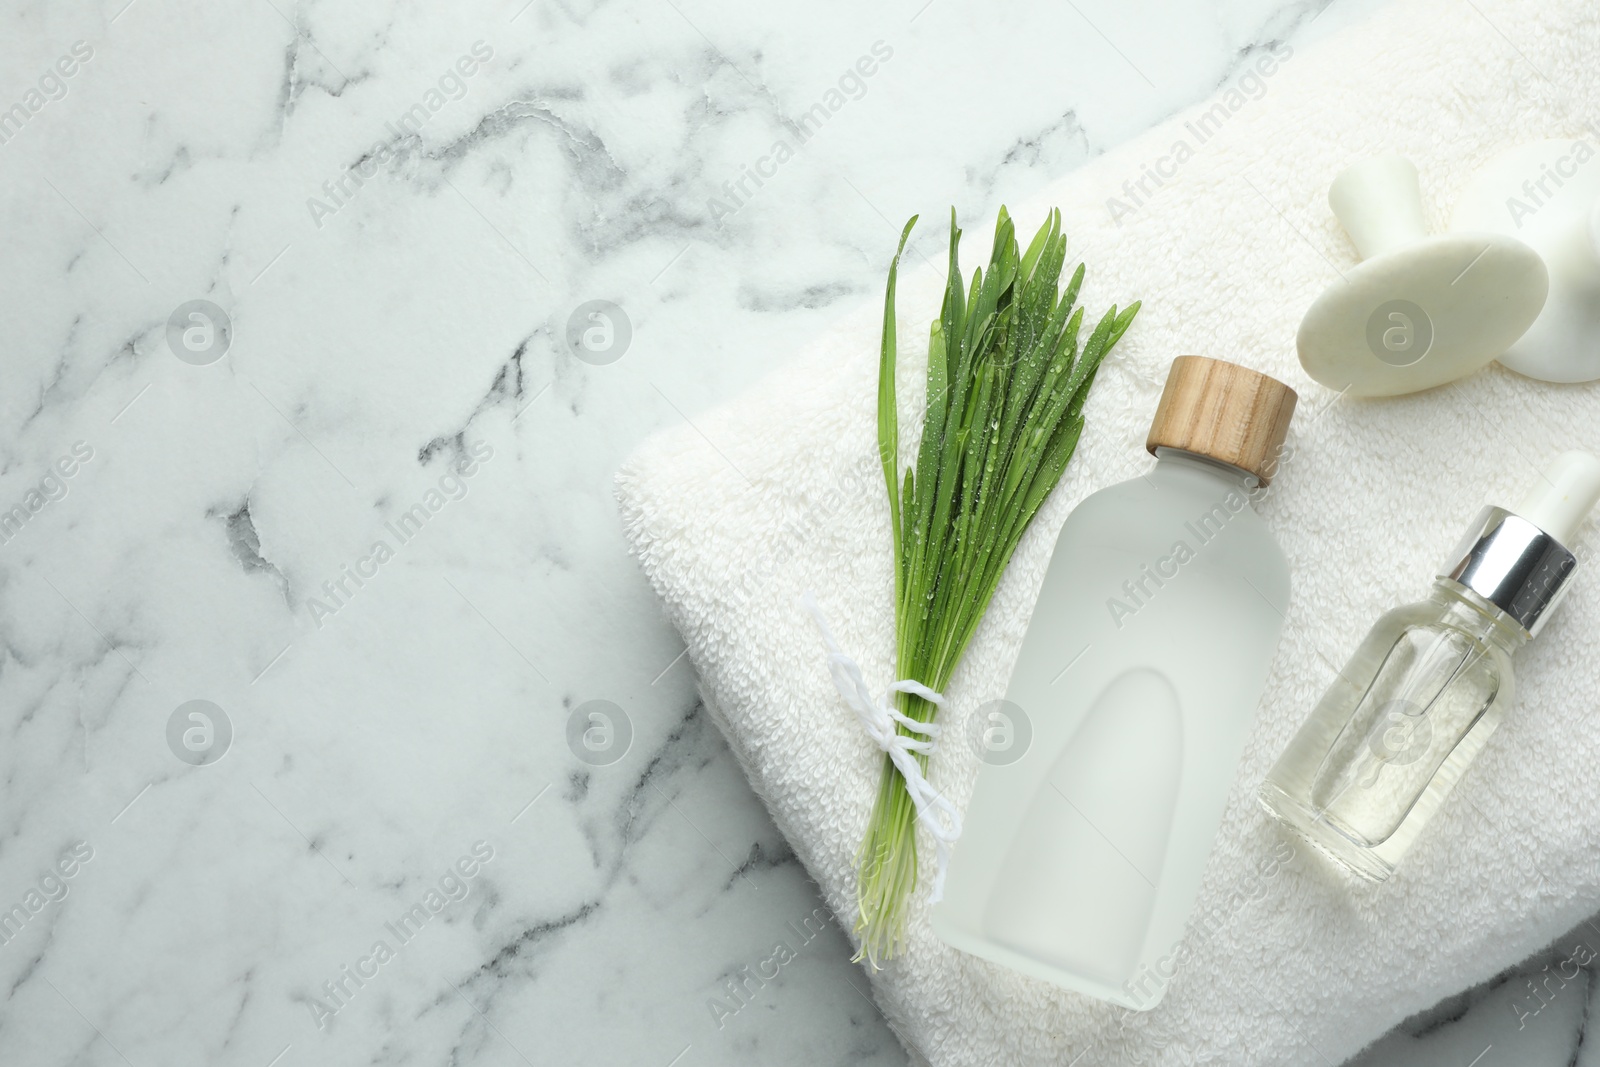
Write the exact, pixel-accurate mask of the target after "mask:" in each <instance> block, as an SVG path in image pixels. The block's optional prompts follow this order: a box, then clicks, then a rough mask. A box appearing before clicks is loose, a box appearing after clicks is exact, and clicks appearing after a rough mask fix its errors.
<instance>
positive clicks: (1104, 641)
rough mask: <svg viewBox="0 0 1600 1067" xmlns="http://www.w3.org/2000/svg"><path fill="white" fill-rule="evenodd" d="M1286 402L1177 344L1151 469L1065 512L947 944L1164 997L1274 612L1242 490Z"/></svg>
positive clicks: (936, 922)
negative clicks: (1007, 749) (1018, 748)
mask: <svg viewBox="0 0 1600 1067" xmlns="http://www.w3.org/2000/svg"><path fill="white" fill-rule="evenodd" d="M1189 361H1192V362H1189ZM1185 363H1188V365H1187V366H1182V365H1184V364H1185ZM1197 376H1198V381H1197V380H1196V379H1197ZM1293 404H1294V394H1293V392H1291V391H1290V390H1289V389H1288V388H1287V387H1286V386H1283V385H1282V384H1281V383H1279V382H1276V381H1274V380H1273V379H1270V378H1266V377H1265V376H1263V375H1259V374H1255V373H1254V372H1251V371H1246V370H1245V369H1244V368H1241V367H1236V366H1234V365H1232V364H1227V363H1222V362H1220V361H1215V360H1202V359H1200V357H1180V359H1179V360H1178V361H1176V362H1175V364H1174V368H1173V372H1172V375H1171V377H1169V380H1168V384H1167V391H1166V394H1164V395H1163V398H1162V406H1161V408H1159V409H1158V411H1157V416H1156V420H1155V425H1154V427H1153V428H1152V430H1151V435H1150V450H1151V451H1152V452H1154V453H1155V454H1156V456H1157V457H1158V458H1157V461H1156V463H1155V466H1154V468H1153V469H1151V470H1150V471H1149V472H1148V473H1147V474H1144V475H1141V476H1140V477H1138V478H1134V479H1132V480H1131V481H1127V482H1123V483H1121V484H1120V485H1114V486H1111V487H1109V488H1107V489H1102V490H1100V491H1099V492H1097V493H1094V494H1093V495H1091V496H1089V497H1088V498H1087V499H1085V500H1084V501H1083V503H1082V504H1080V505H1079V506H1078V508H1077V509H1076V510H1075V511H1073V513H1072V514H1071V515H1070V516H1069V517H1068V519H1067V521H1066V524H1065V525H1064V526H1063V527H1062V530H1061V534H1060V536H1059V538H1058V540H1057V542H1056V547H1055V553H1054V555H1053V556H1052V558H1051V561H1050V565H1049V568H1048V569H1047V571H1046V574H1045V578H1044V582H1043V585H1042V587H1041V589H1040V591H1039V599H1038V603H1037V606H1036V607H1035V609H1034V615H1033V619H1032V621H1031V623H1030V624H1029V627H1028V632H1027V635H1026V637H1025V638H1024V640H1023V644H1022V647H1021V650H1020V652H1019V654H1018V659H1017V666H1016V670H1015V672H1014V674H1013V675H1012V678H1011V683H1010V686H1009V688H1008V689H1007V692H1006V704H1005V705H1004V706H1003V707H1002V709H1000V714H1001V715H1003V716H1005V717H1009V718H1011V719H1020V720H1022V721H1023V722H1025V723H1026V727H1027V728H1026V729H1016V730H1015V732H1014V734H1013V736H1023V735H1025V734H1027V733H1030V732H1031V740H1030V742H1029V744H1028V746H1027V749H1026V751H1025V752H1023V753H1022V754H1021V756H1020V758H1014V757H1015V753H1011V754H1008V755H1007V757H1006V759H1005V760H1004V761H1001V760H987V759H986V761H985V762H986V764H988V765H986V766H984V767H983V768H982V769H981V771H980V772H979V776H978V780H977V783H976V785H975V787H974V791H973V795H972V800H971V802H970V804H969V805H968V808H967V811H966V814H965V817H964V826H965V828H964V830H963V833H962V837H961V840H960V842H959V843H958V844H957V846H956V851H955V855H954V857H953V858H952V860H951V864H950V869H949V872H948V875H947V879H946V882H945V892H944V899H943V901H942V902H941V903H939V904H938V905H936V906H935V908H934V911H933V928H934V931H935V932H936V933H937V934H938V935H939V937H941V938H942V939H943V940H944V941H946V942H947V943H948V944H950V945H952V946H954V947H956V948H959V949H962V950H963V951H966V952H970V953H973V954H974V955H977V956H982V957H984V958H986V959H990V960H993V961H995V962H998V963H1002V964H1005V965H1007V966H1009V967H1011V968H1013V969H1015V970H1017V971H1021V972H1022V973H1024V974H1028V975H1032V976H1034V977H1037V978H1042V979H1045V980H1047V981H1051V982H1054V983H1056V984H1058V985H1061V986H1065V987H1066V988H1069V989H1074V990H1077V991H1079V992H1083V993H1088V994H1090V995H1092V996H1096V997H1100V998H1102V999H1105V1000H1110V1001H1114V1002H1116V1003H1119V1004H1123V1005H1126V1006H1128V1007H1133V1008H1138V1009H1148V1008H1151V1007H1154V1006H1155V1005H1156V1004H1157V1003H1159V1001H1160V999H1161V996H1162V994H1163V992H1164V988H1165V987H1164V981H1163V980H1162V979H1161V978H1160V977H1157V976H1156V975H1157V969H1156V964H1157V963H1158V961H1160V960H1161V959H1162V958H1163V957H1164V956H1167V955H1168V954H1169V953H1170V952H1171V951H1172V950H1173V948H1174V947H1175V945H1176V943H1177V941H1178V939H1179V937H1180V936H1181V934H1182V932H1183V927H1184V922H1185V920H1186V919H1187V917H1188V915H1189V912H1190V910H1191V908H1192V907H1193V903H1194V899H1195V895H1196V893H1197V892H1198V889H1199V885H1200V878H1201V874H1202V871H1203V868H1204V866H1205V861H1206V857H1207V855H1208V854H1209V852H1210V849H1211V844H1212V840H1213V838H1214V837H1215V835H1216V831H1217V827H1218V824H1219V823H1220V821H1221V818H1222V809H1223V804H1224V802H1225V800H1226V797H1227V794H1228V791H1229V788H1230V787H1231V785H1232V782H1233V778H1234V774H1235V770H1236V766H1237V763H1238V759H1239V755H1240V752H1241V751H1242V749H1243V747H1244V741H1245V737H1246V734H1247V732H1248V729H1249V726H1250V723H1251V721H1252V720H1253V718H1254V716H1255V711H1256V705H1257V702H1258V701H1259V699H1260V696H1261V691H1262V688H1263V686H1264V684H1265V681H1266V676H1267V671H1268V669H1269V667H1270V665H1271V662H1272V657H1273V654H1274V651H1275V649H1276V647H1277V644H1278V638H1279V635H1280V632H1281V630H1282V628H1283V623H1284V616H1285V612H1286V611H1287V609H1288V603H1289V568H1288V563H1287V561H1286V560H1285V558H1284V555H1283V552H1282V551H1281V550H1280V549H1279V547H1278V545H1277V543H1276V542H1275V541H1274V540H1273V537H1272V535H1271V533H1270V532H1269V530H1268V529H1267V526H1266V524H1265V522H1263V521H1262V519H1261V517H1260V516H1259V515H1258V514H1257V513H1256V511H1255V510H1254V508H1253V507H1252V499H1253V498H1256V497H1259V495H1260V492H1261V490H1262V488H1263V482H1262V478H1263V477H1270V473H1271V470H1272V469H1273V468H1274V467H1275V466H1276V460H1277V454H1278V452H1279V450H1280V448H1281V443H1282V440H1283V435H1284V432H1285V431H1286V430H1287V427H1288V421H1289V417H1290V414H1291V413H1292V411H1293ZM1219 428H1220V430H1221V431H1222V437H1221V438H1220V439H1219V438H1217V437H1216V436H1215V435H1216V434H1217V433H1218V431H1219ZM1178 446H1188V447H1178ZM1253 471H1254V472H1258V473H1253ZM1009 725H1011V726H1013V727H1014V728H1015V727H1016V725H1017V724H1016V723H1011V724H1009ZM1167 973H1168V974H1169V975H1170V971H1168V972H1167Z"/></svg>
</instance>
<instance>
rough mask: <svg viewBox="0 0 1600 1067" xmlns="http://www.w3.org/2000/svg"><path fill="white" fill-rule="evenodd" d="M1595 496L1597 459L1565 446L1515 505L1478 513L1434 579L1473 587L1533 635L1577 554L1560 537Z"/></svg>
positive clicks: (1569, 533)
mask: <svg viewBox="0 0 1600 1067" xmlns="http://www.w3.org/2000/svg"><path fill="white" fill-rule="evenodd" d="M1596 500H1600V459H1596V458H1595V457H1594V456H1592V455H1590V454H1589V453H1587V452H1565V453H1563V454H1562V455H1560V456H1558V457H1557V458H1556V460H1555V462H1554V463H1552V464H1551V465H1550V467H1549V468H1548V469H1547V470H1546V471H1545V472H1544V474H1543V476H1542V478H1541V479H1540V483H1539V484H1538V485H1536V486H1534V488H1533V489H1531V490H1529V492H1528V495H1527V496H1526V497H1524V498H1523V500H1522V503H1520V504H1519V505H1517V509H1516V511H1510V510H1508V509H1506V508H1501V507H1494V506H1490V507H1486V508H1484V509H1483V510H1482V511H1480V512H1478V517H1477V519H1476V520H1475V521H1474V522H1473V524H1472V528H1471V529H1469V530H1468V531H1467V533H1466V535H1465V536H1464V537H1462V538H1461V541H1460V542H1459V543H1458V544H1457V545H1456V547H1455V551H1454V552H1452V553H1451V555H1450V559H1449V560H1448V561H1447V562H1446V563H1445V566H1444V569H1443V570H1441V571H1440V572H1439V577H1440V578H1441V579H1443V580H1445V581H1448V582H1452V583H1454V584H1455V585H1457V586H1459V587H1460V588H1462V589H1466V590H1469V591H1471V592H1473V593H1476V594H1477V595H1478V596H1480V597H1482V598H1483V599H1484V600H1487V601H1488V602H1489V603H1491V604H1493V605H1494V606H1495V607H1497V608H1499V609H1500V610H1501V611H1503V612H1505V613H1506V614H1507V615H1509V616H1510V617H1511V619H1512V621H1514V622H1515V623H1516V624H1517V625H1518V626H1520V627H1522V629H1523V630H1524V631H1525V632H1526V633H1527V635H1528V636H1529V637H1533V636H1534V635H1535V634H1537V633H1538V632H1539V630H1540V629H1541V628H1542V627H1543V626H1544V624H1545V622H1546V621H1547V620H1548V619H1549V618H1550V614H1551V611H1552V610H1553V609H1554V608H1555V606H1556V605H1557V604H1559V603H1560V602H1561V598H1562V597H1563V596H1565V595H1566V592H1567V588H1568V585H1569V579H1570V578H1571V577H1572V574H1573V572H1574V571H1575V570H1576V569H1577V566H1578V559H1577V557H1576V556H1574V555H1573V554H1572V552H1571V550H1570V549H1568V548H1567V545H1566V543H1564V542H1571V541H1572V540H1573V538H1574V537H1575V536H1576V535H1577V532H1578V528H1579V527H1580V526H1581V525H1582V524H1583V520H1584V518H1585V517H1586V516H1587V515H1588V514H1589V510H1590V509H1591V508H1593V507H1594V505H1595V502H1596Z"/></svg>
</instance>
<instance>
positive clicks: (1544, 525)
mask: <svg viewBox="0 0 1600 1067" xmlns="http://www.w3.org/2000/svg"><path fill="white" fill-rule="evenodd" d="M1597 501H1600V459H1597V458H1595V457H1594V456H1593V455H1591V454H1590V453H1588V452H1582V451H1577V450H1574V451H1572V452H1563V453H1561V455H1559V456H1557V457H1556V458H1555V462H1554V463H1551V464H1550V466H1549V467H1547V468H1545V472H1544V476H1543V477H1542V478H1540V479H1539V482H1538V484H1536V485H1535V486H1534V487H1533V488H1531V489H1529V490H1528V493H1527V495H1526V496H1524V497H1523V498H1522V503H1521V504H1519V505H1517V507H1516V508H1515V509H1513V510H1515V511H1516V513H1517V514H1518V515H1520V516H1522V517H1523V518H1524V519H1527V520H1528V521H1529V522H1531V523H1533V524H1534V525H1535V526H1537V527H1539V529H1541V530H1543V531H1544V532H1545V533H1547V534H1549V535H1550V536H1551V537H1554V538H1555V539H1556V540H1557V541H1560V542H1561V543H1562V544H1563V545H1566V546H1568V547H1569V548H1570V547H1571V545H1572V541H1573V538H1574V537H1575V536H1576V535H1577V533H1578V528H1579V527H1581V526H1582V525H1583V520H1584V519H1586V518H1587V517H1588V515H1589V511H1590V510H1591V509H1592V508H1593V507H1594V506H1595V503H1596V502H1597Z"/></svg>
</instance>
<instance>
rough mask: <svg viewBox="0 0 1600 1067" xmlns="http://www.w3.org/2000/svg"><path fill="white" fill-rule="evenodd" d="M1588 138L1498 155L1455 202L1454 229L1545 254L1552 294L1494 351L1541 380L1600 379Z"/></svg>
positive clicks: (1599, 275) (1593, 180)
mask: <svg viewBox="0 0 1600 1067" xmlns="http://www.w3.org/2000/svg"><path fill="white" fill-rule="evenodd" d="M1597 155H1600V153H1597V152H1596V150H1595V148H1594V146H1593V145H1591V144H1590V143H1589V142H1587V141H1581V140H1579V141H1572V140H1565V141H1536V142H1534V143H1533V144H1527V145H1523V146H1522V147H1520V148H1513V149H1512V150H1511V151H1509V152H1505V153H1502V154H1501V155H1499V156H1497V157H1495V159H1493V160H1492V161H1491V162H1490V163H1489V165H1488V166H1486V167H1484V168H1483V169H1482V170H1480V171H1479V172H1478V173H1477V174H1476V175H1474V176H1473V178H1472V180H1471V181H1470V182H1468V183H1467V186H1466V188H1465V189H1463V190H1462V192H1461V196H1460V198H1459V199H1457V201H1456V208H1455V214H1454V216H1453V217H1452V219H1451V222H1450V228H1451V229H1452V230H1469V231H1476V232H1486V231H1492V232H1495V233H1503V234H1507V235H1510V236H1513V237H1515V238H1517V239H1518V240H1520V241H1522V242H1524V243H1525V244H1527V245H1528V246H1529V247H1531V248H1532V249H1533V250H1534V251H1535V252H1537V253H1539V256H1540V257H1541V258H1542V259H1543V260H1544V264H1545V267H1546V268H1547V269H1548V270H1549V272H1550V298H1549V299H1548V300H1546V301H1545V305H1544V310H1543V311H1542V312H1540V314H1539V317H1538V319H1537V320H1535V321H1534V323H1533V325H1532V326H1530V327H1528V331H1527V332H1526V333H1524V334H1523V335H1522V336H1521V337H1520V338H1518V339H1517V340H1516V341H1514V342H1513V343H1512V344H1511V346H1510V347H1508V348H1507V349H1506V350H1505V352H1504V353H1503V354H1502V355H1501V356H1500V357H1499V358H1500V362H1501V363H1502V364H1504V365H1505V366H1507V367H1510V368H1511V369H1512V370H1514V371H1516V372H1517V373H1518V374H1526V375H1527V376H1528V377H1530V378H1538V379H1540V380H1541V381H1546V382H1587V381H1593V380H1594V379H1596V378H1600V159H1597V158H1596V156H1597Z"/></svg>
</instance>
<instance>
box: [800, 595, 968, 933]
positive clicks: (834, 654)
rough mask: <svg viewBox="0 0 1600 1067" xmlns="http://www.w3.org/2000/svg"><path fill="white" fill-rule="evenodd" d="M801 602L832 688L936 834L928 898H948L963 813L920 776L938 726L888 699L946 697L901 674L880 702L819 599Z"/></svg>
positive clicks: (934, 700) (937, 700) (935, 700)
mask: <svg viewBox="0 0 1600 1067" xmlns="http://www.w3.org/2000/svg"><path fill="white" fill-rule="evenodd" d="M800 606H801V607H802V608H804V609H805V610H806V612H807V613H809V614H810V616H811V618H812V620H813V621H814V622H815V623H816V624H817V629H818V630H820V631H821V632H822V641H823V643H824V644H825V645H827V646H828V671H829V673H831V674H832V675H833V684H834V688H836V689H838V690H839V696H840V697H842V698H843V699H844V702H845V703H846V704H848V705H849V706H850V709H851V710H852V711H854V712H855V713H856V717H857V718H858V719H860V720H861V725H862V727H863V728H864V729H865V730H866V731H867V736H868V737H870V738H872V741H873V744H875V745H877V746H878V747H879V748H880V749H882V750H883V751H884V752H886V753H888V755H889V759H890V760H891V761H892V762H893V763H894V766H895V769H896V770H898V771H899V772H900V777H901V778H903V779H904V780H905V783H906V793H907V794H908V795H909V796H910V797H911V803H912V805H913V806H914V807H915V808H916V809H917V821H918V822H920V823H922V825H923V826H924V827H926V828H927V831H928V833H929V835H930V836H932V838H933V843H934V848H935V850H936V851H935V863H936V866H935V868H934V875H933V892H932V894H931V895H930V896H929V897H928V903H930V904H937V903H938V902H939V901H940V900H941V899H943V897H944V872H945V868H946V867H948V866H949V864H950V850H951V848H952V847H953V846H954V845H955V843H956V838H958V837H960V836H961V813H960V812H959V811H957V810H956V806H955V805H954V804H952V803H950V801H949V800H947V799H945V798H944V797H943V796H941V795H940V794H939V792H938V790H936V789H934V788H933V786H931V785H929V784H928V779H927V778H925V777H924V776H923V774H922V765H921V764H920V763H919V762H918V761H917V754H918V753H922V754H927V755H931V754H932V753H933V751H934V748H935V746H936V743H937V739H938V737H939V726H938V724H937V723H931V722H918V721H917V720H916V719H913V718H911V717H910V716H908V715H905V714H902V713H901V711H900V709H899V708H896V707H895V706H894V702H893V700H891V699H890V697H891V694H894V693H910V694H912V695H913V696H919V697H921V698H922V699H923V700H926V701H927V702H928V703H930V704H932V705H933V706H934V707H936V708H941V707H943V706H944V697H942V696H940V695H939V694H938V693H935V692H934V691H933V690H932V689H929V688H928V687H927V686H925V685H923V684H922V683H921V682H918V681H913V680H912V679H910V678H902V679H901V680H900V681H898V682H894V683H893V684H891V685H890V686H889V688H888V690H887V691H886V692H885V693H884V695H883V699H882V700H874V699H873V698H872V691H871V690H870V689H868V688H867V680H866V678H865V677H864V676H863V675H862V673H861V667H860V665H859V664H857V663H856V661H855V660H853V659H851V658H850V657H849V656H847V655H845V654H844V652H843V650H841V649H840V648H839V643H838V642H837V641H835V640H834V639H833V631H832V630H830V629H829V628H828V620H827V619H826V618H824V617H823V614H822V608H821V607H820V606H819V605H818V604H817V598H816V597H815V596H813V595H812V594H811V593H810V592H807V593H806V594H805V595H804V596H802V597H801V598H800ZM900 726H903V727H905V728H906V729H907V730H910V731H912V733H915V734H920V735H921V736H920V737H912V736H909V735H907V734H903V733H901V732H900V730H899V729H898V727H900ZM941 815H942V816H943V818H941V817H940V816H941Z"/></svg>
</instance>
